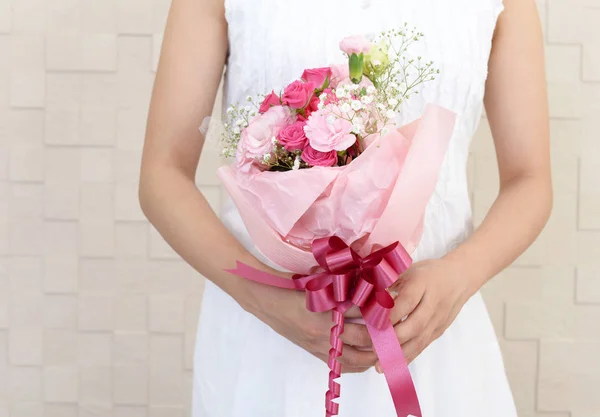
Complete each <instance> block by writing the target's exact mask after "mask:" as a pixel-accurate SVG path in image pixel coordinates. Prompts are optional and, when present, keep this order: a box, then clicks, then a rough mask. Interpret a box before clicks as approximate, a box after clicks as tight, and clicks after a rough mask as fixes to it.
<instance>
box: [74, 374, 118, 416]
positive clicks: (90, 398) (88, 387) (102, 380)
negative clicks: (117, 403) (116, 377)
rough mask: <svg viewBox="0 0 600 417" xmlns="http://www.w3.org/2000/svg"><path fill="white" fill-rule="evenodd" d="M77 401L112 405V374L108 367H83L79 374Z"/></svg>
mask: <svg viewBox="0 0 600 417" xmlns="http://www.w3.org/2000/svg"><path fill="white" fill-rule="evenodd" d="M79 378H80V379H79V384H80V386H79V402H80V403H81V404H93V405H98V406H108V407H110V406H112V396H113V379H112V378H113V376H112V369H111V368H110V367H107V366H106V367H99V366H95V367H83V368H80V374H79Z"/></svg>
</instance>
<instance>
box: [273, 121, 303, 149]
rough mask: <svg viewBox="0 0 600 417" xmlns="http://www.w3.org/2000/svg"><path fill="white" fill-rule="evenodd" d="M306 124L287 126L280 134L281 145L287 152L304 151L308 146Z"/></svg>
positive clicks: (297, 123) (298, 123)
mask: <svg viewBox="0 0 600 417" xmlns="http://www.w3.org/2000/svg"><path fill="white" fill-rule="evenodd" d="M304 125H306V123H304V122H296V123H293V124H291V125H287V126H286V127H284V128H283V130H282V131H281V132H279V137H278V140H279V143H281V144H282V145H283V147H284V148H285V150H286V151H298V150H302V149H304V146H305V145H306V141H307V140H308V139H306V135H305V134H304Z"/></svg>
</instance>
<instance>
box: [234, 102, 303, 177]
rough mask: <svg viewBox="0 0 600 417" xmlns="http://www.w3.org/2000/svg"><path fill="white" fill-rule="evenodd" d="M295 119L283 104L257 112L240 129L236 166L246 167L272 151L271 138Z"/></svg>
mask: <svg viewBox="0 0 600 417" xmlns="http://www.w3.org/2000/svg"><path fill="white" fill-rule="evenodd" d="M295 120H296V118H295V115H294V113H293V112H292V111H291V110H290V109H288V108H287V107H283V106H275V107H271V108H270V109H269V110H267V111H266V112H265V113H264V114H259V115H258V116H256V117H255V118H254V119H252V120H251V121H250V124H249V125H248V127H246V128H245V129H244V130H242V134H241V137H240V142H239V144H238V148H237V153H236V159H237V166H238V168H242V167H247V166H249V165H251V164H253V163H256V162H257V161H260V160H262V158H263V157H264V155H267V154H269V153H271V152H272V151H273V138H276V137H277V135H278V134H279V132H281V130H282V129H283V128H284V127H286V126H287V125H289V124H290V123H293V122H294V121H295Z"/></svg>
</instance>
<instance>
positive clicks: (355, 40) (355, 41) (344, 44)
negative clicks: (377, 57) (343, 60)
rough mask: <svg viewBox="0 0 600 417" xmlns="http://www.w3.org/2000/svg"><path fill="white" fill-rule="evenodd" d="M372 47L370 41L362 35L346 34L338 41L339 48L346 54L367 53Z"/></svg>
mask: <svg viewBox="0 0 600 417" xmlns="http://www.w3.org/2000/svg"><path fill="white" fill-rule="evenodd" d="M372 47H373V44H372V43H371V41H369V40H368V39H367V38H365V37H364V36H363V35H354V36H348V37H347V38H344V39H342V41H341V42H340V49H341V50H342V51H344V52H345V53H347V54H348V55H352V54H356V55H358V54H361V53H367V52H369V51H370V50H371V48H372Z"/></svg>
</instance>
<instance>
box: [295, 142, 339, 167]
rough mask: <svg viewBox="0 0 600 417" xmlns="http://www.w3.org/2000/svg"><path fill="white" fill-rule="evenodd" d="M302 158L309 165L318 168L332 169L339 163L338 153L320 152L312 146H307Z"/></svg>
mask: <svg viewBox="0 0 600 417" xmlns="http://www.w3.org/2000/svg"><path fill="white" fill-rule="evenodd" d="M301 157H302V160H303V161H304V162H306V163H307V164H308V165H310V166H316V167H332V166H334V165H336V164H337V162H338V156H337V152H336V151H330V152H319V151H317V150H316V149H314V148H313V147H312V146H310V145H306V147H305V148H304V150H303V151H302V156H301Z"/></svg>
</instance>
